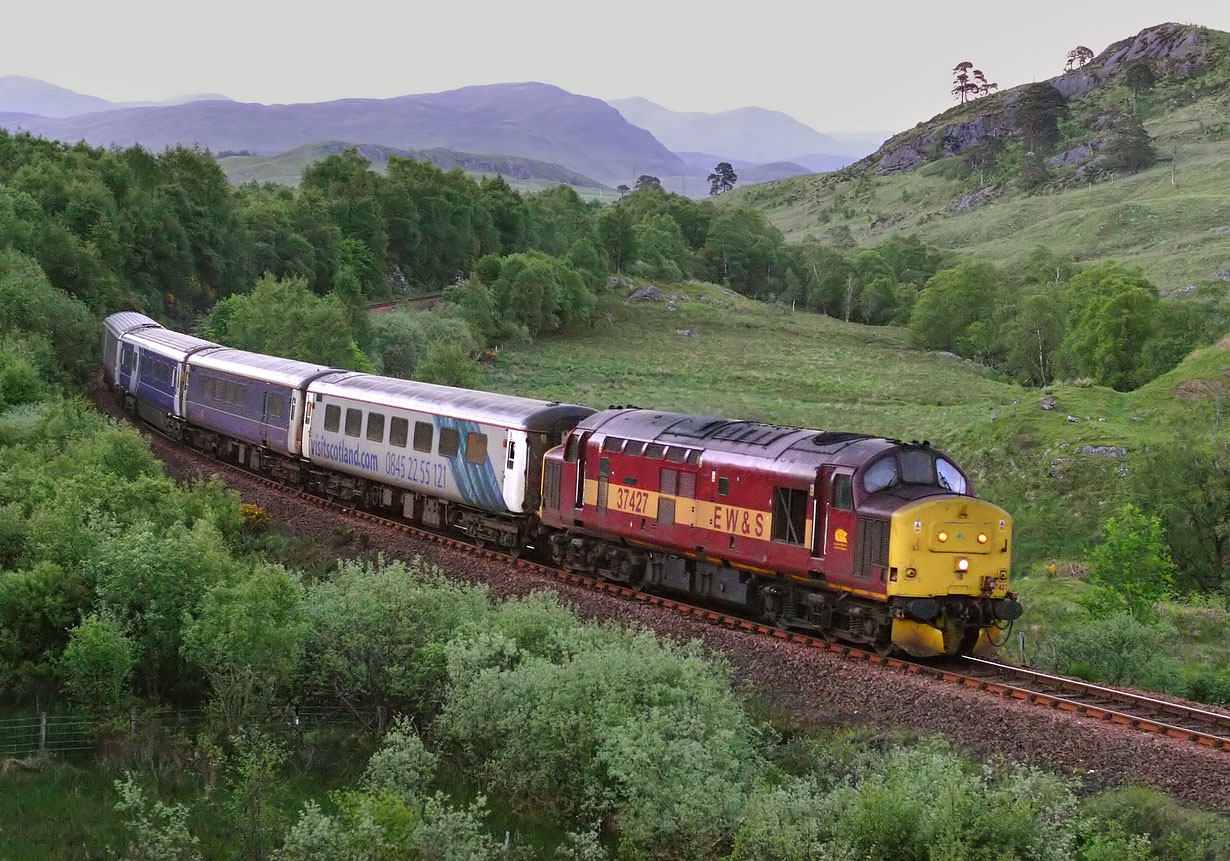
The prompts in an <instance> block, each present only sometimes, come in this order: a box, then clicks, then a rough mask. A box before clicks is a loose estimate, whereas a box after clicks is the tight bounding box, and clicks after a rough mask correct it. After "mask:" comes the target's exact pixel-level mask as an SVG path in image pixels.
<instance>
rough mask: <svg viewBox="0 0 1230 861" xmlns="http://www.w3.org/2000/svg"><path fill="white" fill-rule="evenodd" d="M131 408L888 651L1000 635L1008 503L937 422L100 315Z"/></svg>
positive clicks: (247, 451) (533, 549)
mask: <svg viewBox="0 0 1230 861" xmlns="http://www.w3.org/2000/svg"><path fill="white" fill-rule="evenodd" d="M102 357H103V359H102V361H103V371H104V378H105V381H106V383H107V384H108V386H109V387H111V388H112V389H113V390H114V392H115V393H116V396H117V397H118V398H120V399H121V402H122V404H123V406H124V409H125V410H126V411H127V412H128V413H129V414H131V415H132V416H134V417H138V418H140V419H141V420H143V421H145V422H147V423H148V424H150V425H152V426H153V427H155V428H157V429H158V430H160V431H162V432H163V433H165V434H167V435H168V436H170V437H172V438H174V439H176V440H179V441H181V442H183V443H184V444H186V445H189V446H191V447H192V448H195V449H197V450H200V451H202V452H204V453H207V454H209V455H210V456H212V457H214V458H217V459H220V460H223V461H226V462H229V463H234V464H238V465H241V466H244V467H246V468H248V469H250V470H253V471H255V472H258V473H260V474H263V475H266V476H268V477H270V478H273V479H275V480H277V481H279V482H282V483H284V484H287V485H291V486H294V487H298V488H301V489H304V490H307V491H309V492H312V493H315V494H318V495H321V496H324V497H326V498H329V499H331V500H334V501H339V502H342V503H345V504H348V505H351V506H354V507H357V508H362V509H365V510H368V511H371V512H374V513H379V514H382V515H384V516H388V517H393V518H397V519H399V520H402V521H405V522H407V523H410V524H413V525H415V526H417V527H420V528H424V529H428V530H433V531H437V532H441V533H445V534H452V535H455V536H459V537H462V538H464V539H465V540H467V541H469V542H470V543H472V544H475V545H477V546H479V547H484V548H489V549H493V550H499V551H502V552H504V553H507V554H510V555H513V556H519V555H521V554H531V555H533V556H535V557H536V558H541V559H543V560H544V561H547V560H549V561H550V562H551V563H552V564H554V565H556V566H559V567H562V568H565V569H569V570H573V571H578V572H585V573H588V574H591V575H594V576H599V577H603V578H607V579H610V580H613V581H618V582H621V583H625V584H628V585H630V586H633V587H635V588H637V589H643V590H650V591H657V592H661V593H667V594H673V595H679V596H686V597H687V598H688V599H694V600H697V601H705V602H713V603H716V604H719V605H723V606H729V607H732V608H735V609H736V610H737V611H739V612H740V613H741V614H743V615H745V616H747V617H750V618H753V619H757V620H762V621H763V622H764V623H765V624H769V625H773V626H778V627H781V628H784V629H793V630H798V631H801V632H806V633H811V634H815V635H818V636H821V637H824V638H826V639H830V640H842V641H848V642H852V643H855V644H859V645H863V646H866V647H869V648H872V649H874V650H875V651H877V652H879V653H880V654H884V655H887V654H890V653H895V652H896V653H904V654H907V655H911V656H915V657H932V656H940V655H958V654H986V653H988V652H991V651H993V650H994V648H995V647H996V646H998V645H999V644H1000V643H1002V641H1003V638H1004V637H1005V636H1006V632H1007V630H1009V629H1010V627H1011V624H1012V622H1013V621H1014V620H1015V619H1017V618H1019V617H1020V615H1021V610H1022V608H1021V605H1020V603H1019V602H1018V601H1017V596H1016V594H1015V593H1013V592H1012V591H1011V589H1010V582H1009V569H1010V560H1011V553H1012V520H1011V518H1010V516H1009V515H1008V514H1007V512H1005V511H1004V510H1003V509H1001V508H999V507H998V506H996V505H994V504H992V503H990V502H988V501H986V500H983V499H979V498H978V497H977V496H976V495H975V494H974V489H973V485H972V482H971V481H970V478H969V476H968V475H966V474H965V473H964V472H963V471H962V470H961V468H960V467H959V466H958V465H957V464H956V463H955V462H954V460H953V459H952V458H950V457H949V456H948V455H946V454H945V453H944V452H942V451H939V450H938V449H935V448H933V447H932V446H930V445H929V444H928V443H926V442H917V441H913V442H905V441H901V440H893V439H886V438H883V437H876V436H870V435H866V434H859V433H850V432H844V431H820V430H809V429H806V428H795V427H785V426H780V425H773V424H767V423H764V422H756V421H744V420H731V419H725V418H719V417H715V416H697V415H686V414H682V413H673V412H667V411H661V410H654V409H645V408H639V407H630V406H629V407H610V408H608V409H605V410H597V409H594V408H591V407H588V406H584V405H581V404H569V403H561V402H558V401H544V400H537V399H533V398H524V397H516V396H511V395H502V394H495V393H490V392H482V391H476V390H471V389H462V388H454V387H449V386H440V385H434V384H430V383H422V382H416V381H412V380H402V379H394V378H390V377H382V376H378V375H375V374H367V373H359V372H355V371H348V370H343V369H338V368H331V367H326V366H323V365H317V364H312V363H309V362H301V361H296V360H292V359H285V358H279V357H276V356H268V355H264V354H260V353H254V352H250V351H245V350H238V349H234V348H230V347H226V346H223V345H221V344H217V343H213V342H211V341H208V340H205V339H201V338H197V337H194V336H192V335H187V334H183V333H179V332H175V331H172V330H170V329H167V328H165V327H163V326H162V325H160V324H159V323H157V322H156V321H155V320H153V319H151V318H149V317H147V316H145V315H143V314H138V313H135V312H122V313H118V314H113V315H111V316H109V317H107V318H106V320H105V321H104V325H103V343H102Z"/></svg>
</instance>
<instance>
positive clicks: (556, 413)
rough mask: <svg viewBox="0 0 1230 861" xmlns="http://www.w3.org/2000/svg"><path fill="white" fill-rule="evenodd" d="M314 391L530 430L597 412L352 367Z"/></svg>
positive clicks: (318, 384) (318, 383)
mask: <svg viewBox="0 0 1230 861" xmlns="http://www.w3.org/2000/svg"><path fill="white" fill-rule="evenodd" d="M308 389H309V391H310V392H312V393H314V394H323V395H332V396H335V397H343V398H353V399H355V400H359V401H365V402H367V403H371V404H379V405H384V406H390V407H395V408H398V409H407V410H416V411H418V412H424V413H431V414H433V415H442V416H449V417H452V418H458V419H464V420H469V421H475V422H483V423H487V424H495V425H502V426H504V427H512V428H517V429H519V430H530V431H554V430H557V429H559V428H560V426H561V424H566V425H568V426H571V425H572V424H575V423H576V422H577V421H579V420H580V419H582V418H584V417H585V416H587V415H590V414H591V413H593V409H591V408H590V407H586V406H581V405H579V404H563V403H560V402H558V401H540V400H537V399H535V398H521V397H516V396H515V395H498V394H493V393H491V392H480V391H475V390H473V389H458V388H453V387H452V386H437V385H435V384H433V383H419V382H414V381H412V380H396V379H393V378H391V377H377V376H374V375H372V374H358V373H352V372H349V371H346V372H339V373H337V374H330V375H327V376H324V377H321V378H320V379H318V380H315V381H314V382H312V384H311V385H310V386H309V387H308Z"/></svg>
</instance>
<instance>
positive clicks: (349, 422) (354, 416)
mask: <svg viewBox="0 0 1230 861" xmlns="http://www.w3.org/2000/svg"><path fill="white" fill-rule="evenodd" d="M361 430H363V410H355V409H349V408H348V409H347V410H346V436H358V435H359V432H360V431H361Z"/></svg>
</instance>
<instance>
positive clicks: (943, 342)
mask: <svg viewBox="0 0 1230 861" xmlns="http://www.w3.org/2000/svg"><path fill="white" fill-rule="evenodd" d="M1000 290H1001V282H1000V276H999V273H998V272H997V271H996V270H995V269H994V268H993V267H992V266H990V265H989V264H987V263H980V262H972V261H966V262H964V263H961V264H959V265H958V266H955V267H953V268H952V269H944V270H941V271H940V272H937V273H936V274H935V277H933V278H932V279H931V280H930V281H928V282H927V286H926V288H925V289H924V290H923V291H922V294H921V295H920V296H919V297H918V301H917V302H916V303H915V304H914V311H913V313H912V314H911V315H910V339H911V340H912V341H913V342H914V343H915V344H916V345H918V346H920V347H926V348H928V349H931V350H957V349H958V347H959V345H960V344H961V342H962V341H963V340H965V341H967V340H968V334H969V330H970V328H971V326H973V325H974V324H975V323H976V322H980V321H985V320H987V319H989V318H990V315H991V314H992V312H993V311H994V309H995V308H996V306H997V304H998V302H997V296H998V295H999V293H1000ZM962 355H965V353H962Z"/></svg>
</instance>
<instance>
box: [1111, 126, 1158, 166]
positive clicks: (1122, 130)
mask: <svg viewBox="0 0 1230 861" xmlns="http://www.w3.org/2000/svg"><path fill="white" fill-rule="evenodd" d="M1102 156H1103V158H1104V159H1105V160H1104V161H1103V162H1102V165H1103V167H1104V168H1105V169H1106V170H1108V171H1126V172H1128V173H1137V172H1139V171H1141V170H1144V169H1145V168H1146V167H1149V166H1150V165H1152V164H1153V163H1154V162H1155V161H1157V151H1156V150H1155V149H1154V148H1153V143H1152V139H1151V138H1150V137H1149V133H1148V132H1147V131H1145V127H1144V124H1143V123H1141V121H1140V118H1139V117H1137V116H1136V115H1135V114H1129V115H1126V116H1122V117H1119V118H1118V119H1117V120H1116V121H1115V123H1114V125H1113V126H1112V127H1111V134H1110V137H1108V138H1107V140H1106V146H1105V147H1104V148H1103V150H1102Z"/></svg>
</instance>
